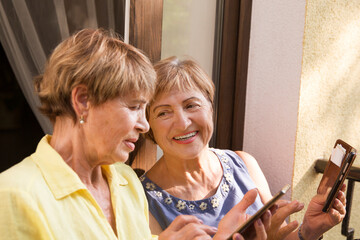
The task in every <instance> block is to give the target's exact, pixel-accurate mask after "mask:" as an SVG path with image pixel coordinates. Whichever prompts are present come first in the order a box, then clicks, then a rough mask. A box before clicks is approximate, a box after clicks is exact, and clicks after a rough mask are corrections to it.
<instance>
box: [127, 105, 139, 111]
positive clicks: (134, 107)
mask: <svg viewBox="0 0 360 240" xmlns="http://www.w3.org/2000/svg"><path fill="white" fill-rule="evenodd" d="M140 108H141V106H140V105H135V106H130V109H131V110H140Z"/></svg>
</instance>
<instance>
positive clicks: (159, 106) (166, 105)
mask: <svg viewBox="0 0 360 240" xmlns="http://www.w3.org/2000/svg"><path fill="white" fill-rule="evenodd" d="M193 99H195V100H200V98H197V97H189V98H187V99H185V100H184V101H182V103H184V102H187V101H189V100H193ZM161 107H170V105H169V104H162V105H158V106H156V107H154V109H153V110H152V112H153V113H154V112H155V110H156V109H158V108H161Z"/></svg>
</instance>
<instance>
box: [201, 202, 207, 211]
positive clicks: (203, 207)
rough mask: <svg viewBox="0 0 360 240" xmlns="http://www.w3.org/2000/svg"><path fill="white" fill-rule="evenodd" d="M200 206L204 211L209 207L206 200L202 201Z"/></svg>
mask: <svg viewBox="0 0 360 240" xmlns="http://www.w3.org/2000/svg"><path fill="white" fill-rule="evenodd" d="M199 208H200V209H201V210H203V211H204V210H205V209H206V208H207V203H206V202H202V203H201V204H200V206H199Z"/></svg>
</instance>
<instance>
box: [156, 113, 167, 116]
mask: <svg viewBox="0 0 360 240" xmlns="http://www.w3.org/2000/svg"><path fill="white" fill-rule="evenodd" d="M166 114H167V112H159V113H158V114H157V115H156V116H157V117H164V116H166Z"/></svg>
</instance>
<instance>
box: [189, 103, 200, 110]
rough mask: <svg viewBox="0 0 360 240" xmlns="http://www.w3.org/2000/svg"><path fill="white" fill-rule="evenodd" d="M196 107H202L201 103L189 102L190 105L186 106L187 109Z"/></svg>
mask: <svg viewBox="0 0 360 240" xmlns="http://www.w3.org/2000/svg"><path fill="white" fill-rule="evenodd" d="M196 107H200V105H198V104H189V105H187V106H186V108H187V109H191V108H196Z"/></svg>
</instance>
